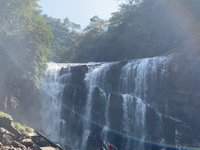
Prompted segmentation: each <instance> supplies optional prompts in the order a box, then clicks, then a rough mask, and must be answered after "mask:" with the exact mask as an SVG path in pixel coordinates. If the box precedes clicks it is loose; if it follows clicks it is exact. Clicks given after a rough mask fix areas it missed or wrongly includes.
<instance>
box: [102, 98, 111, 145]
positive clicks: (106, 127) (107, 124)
mask: <svg viewBox="0 0 200 150" xmlns="http://www.w3.org/2000/svg"><path fill="white" fill-rule="evenodd" d="M109 108H110V94H109V95H108V97H107V99H106V110H105V125H104V127H103V129H102V132H101V136H102V139H103V141H104V143H107V142H108V131H109V130H110V118H109Z"/></svg>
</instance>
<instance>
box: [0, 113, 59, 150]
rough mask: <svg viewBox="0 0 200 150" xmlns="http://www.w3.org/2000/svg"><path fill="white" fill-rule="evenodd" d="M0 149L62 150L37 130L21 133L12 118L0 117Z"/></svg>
mask: <svg viewBox="0 0 200 150" xmlns="http://www.w3.org/2000/svg"><path fill="white" fill-rule="evenodd" d="M0 150H63V149H62V148H61V147H60V146H59V145H57V144H55V143H53V142H51V141H50V140H49V139H47V138H46V137H45V136H43V135H42V134H41V133H39V132H35V133H32V134H30V135H26V136H25V135H23V134H21V133H20V131H18V130H17V129H15V128H14V127H13V126H12V120H11V119H9V118H5V117H0Z"/></svg>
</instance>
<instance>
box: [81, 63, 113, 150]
mask: <svg viewBox="0 0 200 150" xmlns="http://www.w3.org/2000/svg"><path fill="white" fill-rule="evenodd" d="M111 65H112V64H102V65H100V66H97V67H96V68H91V69H90V70H89V72H88V73H87V74H86V78H85V82H86V85H87V89H88V95H87V102H86V107H85V114H84V118H85V119H84V120H85V121H84V124H83V135H82V143H81V149H82V150H85V149H86V146H87V140H88V137H89V136H90V123H91V121H92V120H91V119H92V118H91V111H92V102H93V101H92V100H93V98H92V94H93V91H94V89H95V87H100V86H101V85H103V84H104V82H105V77H106V74H107V72H108V71H109V69H110V67H111Z"/></svg>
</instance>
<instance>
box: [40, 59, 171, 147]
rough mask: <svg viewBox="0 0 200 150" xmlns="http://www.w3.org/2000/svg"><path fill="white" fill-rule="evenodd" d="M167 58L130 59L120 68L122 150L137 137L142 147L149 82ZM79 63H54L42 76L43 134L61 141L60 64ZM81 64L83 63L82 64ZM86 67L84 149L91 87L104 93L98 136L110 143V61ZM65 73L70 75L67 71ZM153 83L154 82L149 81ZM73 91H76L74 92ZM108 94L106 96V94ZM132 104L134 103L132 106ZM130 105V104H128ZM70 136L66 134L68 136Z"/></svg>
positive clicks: (82, 136) (91, 92)
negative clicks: (108, 76) (125, 138)
mask: <svg viewBox="0 0 200 150" xmlns="http://www.w3.org/2000/svg"><path fill="white" fill-rule="evenodd" d="M166 60H167V58H166V57H156V58H146V59H139V60H136V61H131V62H129V63H127V64H126V65H125V66H123V67H122V69H121V74H119V76H120V80H119V87H118V89H119V91H118V92H119V93H118V94H121V95H122V98H123V104H122V109H123V123H122V129H123V132H124V133H123V134H125V135H126V136H127V137H128V138H127V142H126V143H125V144H126V145H125V150H131V149H132V146H133V145H132V143H131V141H132V139H134V138H136V139H138V140H139V141H140V142H139V145H137V149H138V150H144V143H143V141H144V140H145V120H146V118H145V116H146V106H147V104H146V103H147V100H148V95H147V91H148V90H149V88H151V87H150V84H149V82H154V81H156V80H157V72H158V68H159V65H163V70H162V71H163V72H164V71H165V67H166V66H165V64H166ZM77 65H80V64H54V63H50V64H49V65H48V68H47V71H46V72H45V75H44V77H43V79H42V84H41V93H42V95H43V96H42V97H43V100H42V101H41V106H42V112H41V114H42V115H41V116H43V118H42V120H43V122H42V125H43V127H42V128H43V130H44V132H45V134H46V135H48V136H49V137H50V138H51V139H52V140H53V141H55V142H61V143H62V141H65V139H61V138H60V128H61V124H66V123H65V122H63V120H61V119H60V118H61V116H60V115H61V105H62V101H61V99H62V93H63V88H64V85H63V84H62V83H61V80H62V78H63V76H60V75H59V72H60V70H61V68H62V67H64V68H70V66H77ZM81 65H83V64H81ZM86 65H87V66H89V71H88V73H87V74H86V77H85V84H86V86H87V101H86V105H85V106H84V107H85V108H84V114H83V120H84V121H83V133H82V135H81V137H80V139H81V141H80V144H77V145H80V147H81V150H87V141H88V138H89V136H90V134H91V123H92V122H93V120H92V119H93V118H92V108H93V103H94V101H93V99H94V98H93V93H94V89H95V88H96V87H98V88H99V89H100V90H101V91H102V92H103V93H104V94H105V97H107V98H105V99H106V108H105V114H103V115H104V118H105V124H104V125H103V128H102V132H101V137H102V140H103V141H104V142H109V140H110V139H109V137H108V132H109V131H110V130H112V129H111V126H110V119H112V118H110V116H109V115H110V114H109V110H110V107H111V106H110V94H109V93H106V92H107V91H106V89H107V86H108V85H107V83H106V82H107V80H106V77H107V74H108V73H109V71H110V69H111V67H112V65H113V63H105V64H86ZM68 75H70V70H69V73H68ZM152 85H153V84H152ZM74 94H75V93H74ZM107 94H108V96H106V95H107ZM133 104H134V105H133ZM131 106H132V107H131ZM68 138H69V137H68Z"/></svg>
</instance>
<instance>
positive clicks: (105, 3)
mask: <svg viewBox="0 0 200 150" xmlns="http://www.w3.org/2000/svg"><path fill="white" fill-rule="evenodd" d="M39 5H40V6H41V8H42V10H43V12H44V13H45V14H48V15H49V16H51V17H55V18H61V19H63V18H65V17H68V18H69V19H70V20H71V21H72V22H75V23H78V24H80V25H81V26H82V27H85V26H86V25H87V24H88V23H89V20H90V18H91V17H93V16H94V15H98V16H99V17H100V18H102V19H108V18H109V17H110V15H111V13H112V12H115V11H117V10H118V5H119V3H118V2H117V0H40V1H39Z"/></svg>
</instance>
